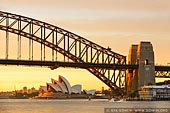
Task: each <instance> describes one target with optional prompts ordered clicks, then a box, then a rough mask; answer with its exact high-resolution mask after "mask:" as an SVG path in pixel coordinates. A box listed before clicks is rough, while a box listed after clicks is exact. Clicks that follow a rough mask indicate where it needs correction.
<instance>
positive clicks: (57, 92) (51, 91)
mask: <svg viewBox="0 0 170 113" xmlns="http://www.w3.org/2000/svg"><path fill="white" fill-rule="evenodd" d="M85 92H86V94H88V95H94V94H95V93H94V92H95V90H89V91H87V90H86V91H85ZM39 97H42V98H72V97H74V98H84V97H87V95H84V94H82V86H81V85H80V84H76V85H73V86H71V85H70V83H69V82H68V80H67V79H66V78H65V77H63V76H61V75H59V77H58V80H55V79H53V78H51V83H46V86H40V89H39Z"/></svg>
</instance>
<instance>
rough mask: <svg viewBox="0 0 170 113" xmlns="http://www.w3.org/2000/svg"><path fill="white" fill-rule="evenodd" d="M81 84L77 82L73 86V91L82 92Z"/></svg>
mask: <svg viewBox="0 0 170 113" xmlns="http://www.w3.org/2000/svg"><path fill="white" fill-rule="evenodd" d="M81 88H82V87H81V85H79V84H77V85H74V86H72V87H71V90H72V93H76V94H81Z"/></svg>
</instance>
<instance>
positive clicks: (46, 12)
mask: <svg viewBox="0 0 170 113" xmlns="http://www.w3.org/2000/svg"><path fill="white" fill-rule="evenodd" d="M7 4H8V6H7ZM151 6H152V7H151ZM0 9H1V10H2V11H6V12H11V13H15V14H20V15H24V16H27V17H31V18H35V19H38V20H42V21H45V22H47V23H50V24H54V25H56V26H59V27H61V28H64V29H66V30H69V31H71V32H74V33H75V34H78V35H80V36H83V37H85V38H86V39H88V40H91V41H93V42H95V43H97V44H99V45H101V46H103V47H106V48H107V47H108V46H109V47H110V48H111V49H112V50H113V51H115V52H117V53H120V54H123V55H125V56H127V55H128V51H129V47H130V45H131V44H138V43H139V42H140V41H151V43H152V44H153V47H154V51H155V64H159V65H160V64H161V65H168V63H169V62H170V59H169V57H170V53H169V52H168V51H169V49H170V45H169V42H170V32H169V29H170V14H169V11H170V1H168V0H164V1H161V0H156V1H155V0H149V1H148V0H143V1H135V0H128V1H124V0H119V1H117V0H106V1H104V0H99V1H97V0H94V1H89V0H87V1H86V2H84V1H81V0H73V1H59V0H49V1H39V0H37V1H33V0H29V1H22V0H15V1H12V0H9V1H6V0H1V4H0ZM58 75H62V76H66V77H67V78H68V80H69V81H70V83H71V84H74V83H80V84H82V86H83V88H84V89H91V88H94V89H101V87H102V86H104V87H105V88H107V87H106V85H104V84H103V83H102V82H101V81H100V80H98V79H97V78H96V77H95V76H93V75H92V74H90V73H89V72H88V71H86V70H82V69H72V68H68V69H66V68H59V69H57V70H50V69H49V68H42V67H23V66H2V65H1V66H0V91H6V90H13V89H14V87H16V88H18V89H20V88H22V87H23V86H25V85H26V86H28V87H32V86H35V88H36V89H37V88H38V87H39V85H40V84H44V83H45V82H46V80H47V79H48V78H57V76H58ZM82 76H83V77H82ZM89 83H90V85H89ZM94 83H95V84H94Z"/></svg>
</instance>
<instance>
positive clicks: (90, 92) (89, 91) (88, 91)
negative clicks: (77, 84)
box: [84, 89, 96, 95]
mask: <svg viewBox="0 0 170 113" xmlns="http://www.w3.org/2000/svg"><path fill="white" fill-rule="evenodd" d="M84 91H85V92H86V94H90V95H94V94H95V92H96V90H95V89H92V90H84Z"/></svg>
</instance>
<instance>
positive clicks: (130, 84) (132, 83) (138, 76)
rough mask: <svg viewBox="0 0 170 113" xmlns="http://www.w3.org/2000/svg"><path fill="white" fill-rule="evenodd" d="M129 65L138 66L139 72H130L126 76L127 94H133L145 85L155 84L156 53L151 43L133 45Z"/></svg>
mask: <svg viewBox="0 0 170 113" xmlns="http://www.w3.org/2000/svg"><path fill="white" fill-rule="evenodd" d="M128 64H138V65H139V68H138V70H128V72H127V76H126V84H127V93H128V94H130V93H133V92H135V91H137V90H138V89H139V88H140V87H142V86H144V85H151V84H155V66H154V51H153V46H152V44H151V43H150V42H140V44H139V45H132V46H131V47H130V50H129V55H128Z"/></svg>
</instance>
